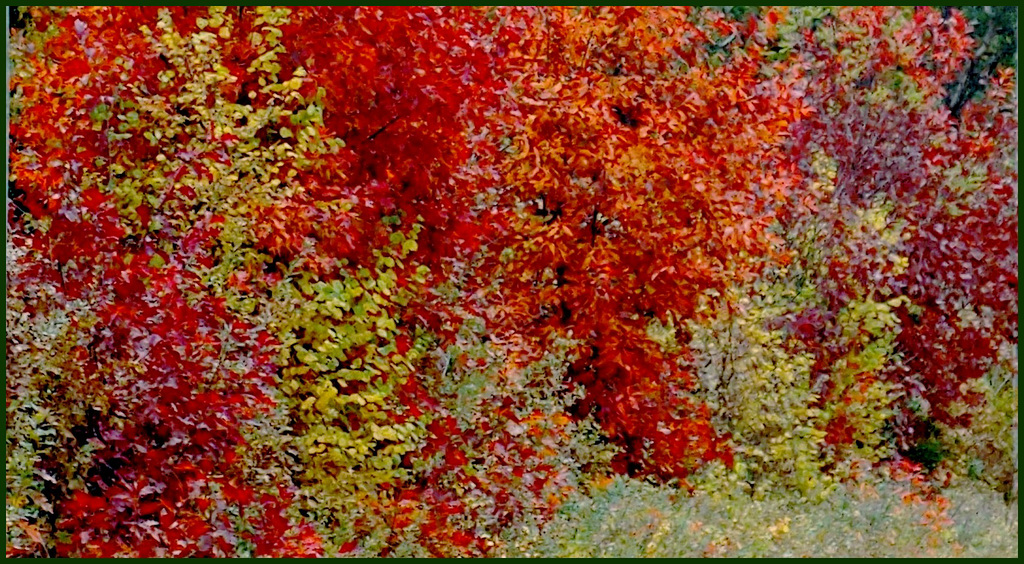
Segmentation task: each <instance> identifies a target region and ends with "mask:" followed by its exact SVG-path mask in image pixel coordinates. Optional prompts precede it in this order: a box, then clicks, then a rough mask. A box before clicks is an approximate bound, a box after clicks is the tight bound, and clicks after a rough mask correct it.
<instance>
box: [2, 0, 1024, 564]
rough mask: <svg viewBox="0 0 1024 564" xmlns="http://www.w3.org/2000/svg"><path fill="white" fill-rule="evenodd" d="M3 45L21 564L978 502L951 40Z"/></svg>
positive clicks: (55, 40) (996, 248)
mask: <svg viewBox="0 0 1024 564" xmlns="http://www.w3.org/2000/svg"><path fill="white" fill-rule="evenodd" d="M20 14H21V15H20V18H21V19H20V20H19V28H18V29H13V30H11V32H10V33H11V45H12V53H11V56H12V59H13V74H12V76H11V77H10V79H9V89H10V91H11V114H10V127H9V133H10V146H9V152H10V160H9V162H10V168H9V170H10V175H9V184H8V186H9V188H8V197H9V206H8V213H7V219H8V226H9V227H8V239H7V241H8V242H7V260H8V271H7V273H8V289H7V326H6V328H7V429H8V432H7V451H8V458H7V467H8V478H7V499H8V515H9V516H8V521H7V523H8V524H7V539H8V545H7V546H8V548H7V554H8V555H9V556H15V555H17V556H26V555H33V556H42V555H50V556H54V555H59V556H136V557H150V556H247V555H252V556H320V555H328V556H330V555H337V554H356V555H360V554H362V555H365V554H381V555H387V554H396V555H434V556H451V555H477V556H479V555H487V554H492V553H493V551H494V550H495V548H496V547H500V544H501V542H502V540H501V538H502V537H501V534H502V532H503V531H507V530H509V528H510V527H512V526H513V525H514V524H516V523H519V522H520V521H521V520H522V519H525V518H530V519H540V520H541V521H543V520H544V519H545V518H547V517H549V516H550V515H551V514H552V512H553V511H555V509H556V508H557V507H558V506H559V504H560V503H562V501H563V500H565V499H566V498H567V496H569V495H570V494H572V493H573V492H577V491H579V490H580V489H581V488H583V487H585V486H586V484H587V483H588V481H591V480H593V479H595V477H601V476H606V475H608V474H609V473H618V474H627V475H630V476H646V477H648V478H650V479H652V480H658V481H662V482H669V483H673V484H679V485H680V486H681V487H683V488H684V489H690V490H692V489H693V488H694V487H698V486H699V487H704V486H702V485H701V484H705V485H706V484H707V483H708V479H707V476H710V475H712V474H711V473H713V472H720V473H722V474H721V475H722V476H728V477H723V478H721V480H732V481H734V482H743V483H749V484H754V486H752V487H753V488H754V489H755V490H756V489H757V488H758V487H760V488H761V489H762V490H764V489H770V487H771V485H772V484H776V485H783V486H786V487H791V488H795V489H797V490H798V491H800V492H802V493H803V494H806V495H808V496H811V495H815V496H819V495H820V496H825V495H827V493H828V491H829V488H831V487H834V485H835V484H836V483H838V482H841V481H843V480H855V479H857V477H858V476H860V472H861V471H862V470H863V468H864V466H865V465H867V466H872V465H874V466H880V467H885V468H889V467H890V466H891V467H892V468H899V469H905V468H911V467H913V468H915V469H917V468H926V469H927V470H932V469H935V468H936V467H940V466H941V468H940V469H944V471H945V472H946V474H945V475H946V477H947V481H948V479H949V476H952V475H953V474H957V473H959V474H968V473H969V468H968V467H969V466H970V465H971V464H974V462H972V461H974V460H984V461H987V462H985V464H988V465H989V466H988V467H989V468H990V469H995V468H1003V469H1004V470H1005V467H1006V460H1009V459H1008V458H1007V457H1008V456H1009V449H1010V445H1009V443H1008V442H1007V441H1008V439H1007V438H1006V437H1008V436H1009V435H1008V433H1009V428H1010V427H1009V425H1010V423H1008V421H1010V419H1009V418H1010V417H1013V418H1015V417H1016V396H1015V387H1016V356H1015V355H1016V353H1015V350H1016V343H1017V215H1016V197H1017V196H1016V183H1017V172H1016V163H1015V159H1016V149H1017V144H1016V130H1017V118H1016V103H1017V102H1016V96H1015V84H1016V82H1015V81H1016V77H1015V74H1014V72H1013V70H1012V69H1011V68H1006V67H998V68H995V69H994V70H993V73H992V74H991V76H990V77H988V78H987V80H985V81H984V84H983V87H981V90H982V92H981V93H980V94H979V95H978V96H976V97H975V98H974V99H972V100H970V101H968V102H967V103H966V104H964V105H963V106H962V107H960V106H957V107H955V108H952V107H951V106H950V104H949V102H948V98H947V94H948V91H947V88H948V86H949V85H950V84H951V83H953V82H954V81H956V80H958V79H959V78H958V77H960V75H961V73H962V72H963V71H964V69H965V68H967V67H968V66H969V65H970V61H971V60H972V56H973V55H972V53H974V47H975V41H976V40H975V38H974V36H973V35H972V28H971V24H970V23H969V22H968V20H967V18H966V17H965V16H964V15H963V14H961V13H960V12H957V11H955V10H953V11H948V12H943V11H940V10H935V9H931V8H918V9H910V8H878V7H861V8H842V9H839V8H835V9H811V8H806V9H798V8H793V9H775V8H771V9H768V8H764V9H760V10H756V11H754V12H751V13H749V14H744V15H739V16H738V15H737V14H735V13H732V12H728V11H722V10H720V9H713V8H701V9H696V8H685V7H680V8H625V7H614V8H527V7H508V8H470V7H449V8H442V7H429V8H415V7H413V8H390V7H389V8H365V7H337V8H268V7H255V8H249V7H246V8H156V7H153V8H31V9H25V10H24V11H23V12H21V13H20ZM1010 351H1013V352H1012V353H1011V352H1010ZM1011 373H1012V380H1013V384H1012V386H1010V387H1004V386H1003V385H997V384H994V383H993V382H996V381H997V380H998V379H999V378H1003V380H1001V381H1003V382H1004V384H1005V383H1006V382H1008V381H1009V378H1010V376H1008V374H1011ZM1011 388H1012V389H1011ZM1008 393H1009V394H1010V395H1012V396H1013V397H1012V398H1010V396H1008V395H1007V394H1008ZM1014 421H1015V419H1014ZM1014 425H1015V423H1014ZM1014 429H1015V427H1014ZM1014 432H1015V430H1014ZM972 433H973V434H972ZM971 437H973V438H971ZM1013 437H1014V439H1013V440H1014V445H1013V448H1014V449H1015V435H1013ZM943 441H945V442H943ZM972 441H973V442H972ZM979 445H980V446H979ZM1014 452H1015V451H1014ZM929 453H931V454H932V455H935V456H937V457H938V458H935V457H934V456H933V457H932V458H929V456H931V455H929ZM907 458H909V459H913V460H915V461H916V462H918V463H921V464H923V465H924V466H914V465H913V464H911V463H910V462H907V460H906V459H907ZM933 458H934V460H933ZM943 460H945V462H944V463H943V464H944V466H942V465H941V464H940V462H942V461H943ZM999 465H1002V466H999ZM970 467H971V468H973V466H970ZM901 471H902V470H901ZM1000 471H1001V472H1002V471H1003V470H1000ZM1015 471H1016V467H1015V466H1014V467H1013V469H1012V472H1014V473H1015ZM995 472H996V470H990V473H995ZM1006 472H1008V470H1006ZM1004 473H1005V472H1004ZM715 475H718V474H715ZM908 475H909V474H906V472H904V473H903V474H900V476H902V477H903V478H905V479H907V480H909V479H910V478H907V476H908ZM935 475H936V476H937V475H938V474H935ZM999 475H1000V476H1002V475H1003V474H999ZM914 476H915V477H914V479H915V480H919V481H920V480H923V479H924V478H923V477H922V476H923V473H915V474H914ZM933 477H934V476H933ZM999 480H1002V478H999V479H998V480H995V481H999ZM990 481H991V480H990ZM914 483H915V484H916V485H918V486H921V484H923V482H921V484H919V483H918V482H914ZM758 484H760V485H758ZM712 485H713V484H712ZM921 487H922V488H923V487H924V486H921ZM929 491H930V490H929Z"/></svg>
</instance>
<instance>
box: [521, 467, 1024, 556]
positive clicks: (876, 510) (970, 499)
mask: <svg viewBox="0 0 1024 564" xmlns="http://www.w3.org/2000/svg"><path fill="white" fill-rule="evenodd" d="M904 493H905V491H904V490H902V489H901V485H900V484H893V483H890V484H881V485H877V486H861V487H858V488H846V489H842V490H839V491H836V492H834V493H833V494H832V495H831V496H830V497H829V498H828V499H827V500H826V501H824V502H819V503H812V502H808V501H804V500H802V499H800V498H799V497H797V496H796V495H795V494H789V493H787V492H784V491H782V492H776V493H773V494H771V495H768V496H766V497H765V499H762V500H754V499H751V498H750V497H749V496H746V495H744V494H742V493H736V494H732V495H725V494H716V495H708V494H701V493H698V494H696V495H694V496H692V497H691V496H686V495H683V494H680V493H679V491H678V490H675V489H673V488H668V487H658V486H654V485H650V484H648V483H645V482H641V481H639V480H632V479H624V478H620V479H615V480H612V481H611V482H610V483H609V484H607V485H605V486H604V487H595V488H592V490H591V491H590V492H589V493H588V494H585V495H584V494H581V495H578V496H577V497H575V498H573V499H571V500H570V501H569V502H568V503H566V504H565V505H564V506H563V507H562V508H561V510H560V511H559V513H558V514H557V516H556V517H555V518H554V519H553V520H552V521H550V522H549V523H547V524H546V525H545V526H543V527H536V526H532V525H525V526H521V527H519V528H518V529H517V530H515V531H514V532H512V533H510V534H508V535H507V538H505V539H503V540H505V541H506V542H505V543H502V545H503V546H504V548H503V549H502V551H501V555H502V556H517V557H701V556H727V557H764V556H771V557H804V556H810V557H855V556H856V557H925V556H928V557H943V556H964V557H968V556H969V557H1015V556H1016V555H1017V508H1016V504H1015V503H1014V505H1013V506H1008V505H1007V504H1006V503H1005V502H1004V501H1003V498H1002V496H1001V495H1000V494H998V493H995V492H992V491H988V490H982V489H977V488H972V487H960V488H955V489H950V490H947V491H944V492H943V497H945V498H946V499H948V500H949V504H948V506H946V505H945V504H935V503H917V502H909V503H908V502H906V501H905V500H904V498H903V494H904Z"/></svg>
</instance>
